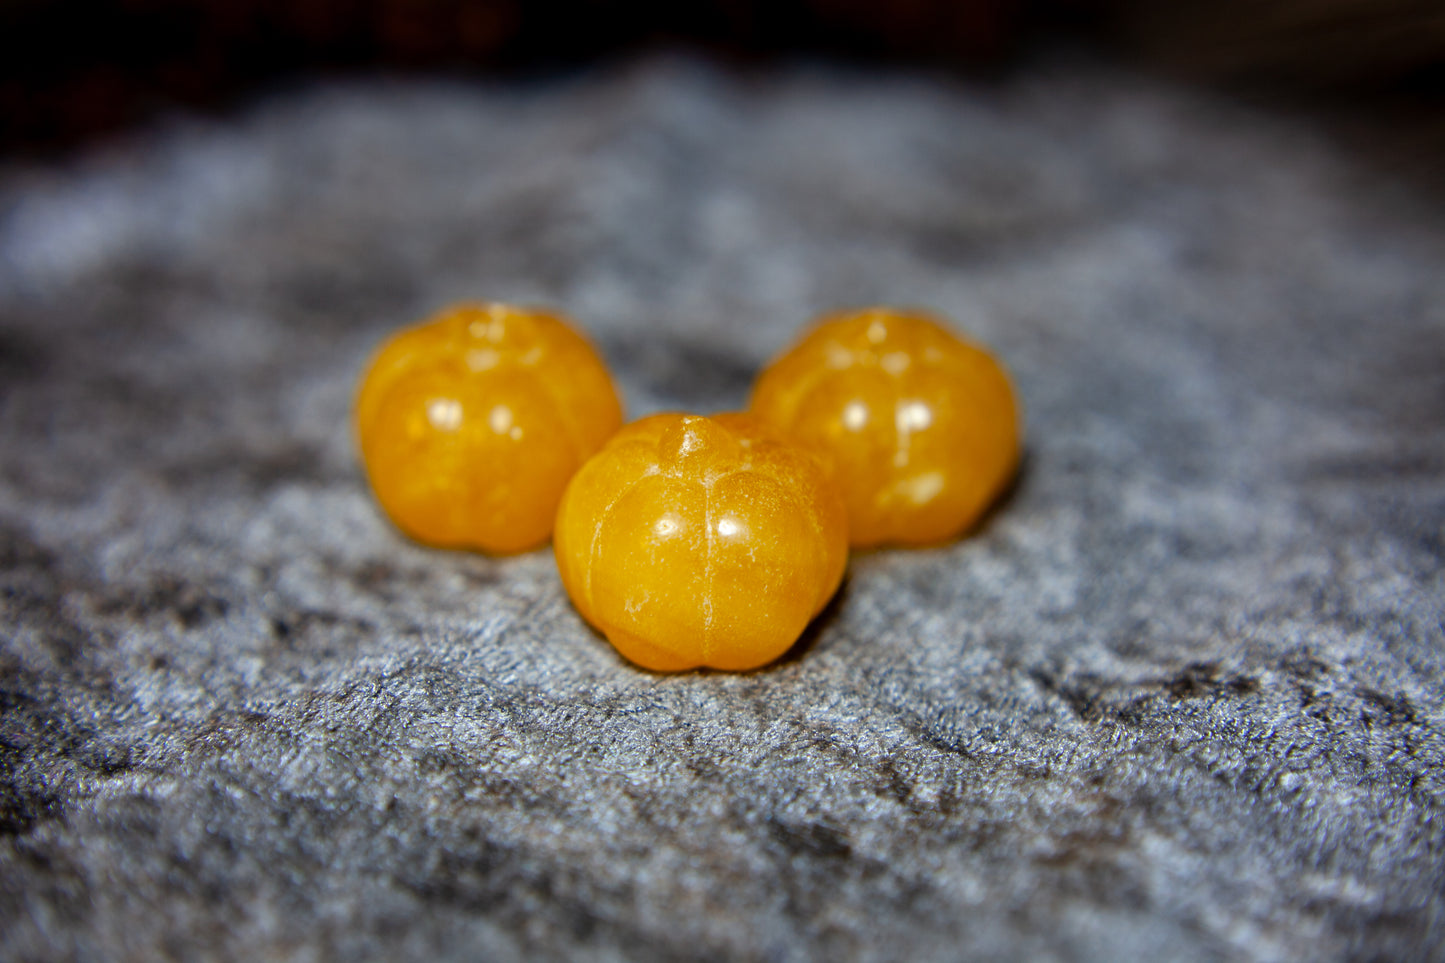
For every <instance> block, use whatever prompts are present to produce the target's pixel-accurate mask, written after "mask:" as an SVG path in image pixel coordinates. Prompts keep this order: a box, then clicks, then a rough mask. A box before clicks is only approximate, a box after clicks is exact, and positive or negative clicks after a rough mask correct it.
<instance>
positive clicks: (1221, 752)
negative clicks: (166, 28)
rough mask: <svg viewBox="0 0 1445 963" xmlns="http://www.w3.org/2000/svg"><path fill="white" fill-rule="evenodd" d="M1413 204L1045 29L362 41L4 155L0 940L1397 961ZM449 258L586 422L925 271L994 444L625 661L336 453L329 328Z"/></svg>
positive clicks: (1442, 766)
mask: <svg viewBox="0 0 1445 963" xmlns="http://www.w3.org/2000/svg"><path fill="white" fill-rule="evenodd" d="M1439 201H1440V198H1439V196H1438V195H1430V194H1428V193H1426V192H1425V191H1424V189H1422V188H1421V187H1420V186H1419V185H1415V186H1412V185H1410V184H1406V183H1403V182H1397V181H1396V180H1394V179H1393V178H1392V176H1391V173H1390V172H1389V170H1388V169H1386V168H1384V167H1382V166H1377V165H1375V164H1373V163H1372V162H1371V161H1370V160H1368V159H1365V158H1362V157H1358V156H1353V155H1350V154H1348V153H1346V152H1344V150H1343V149H1342V148H1341V147H1339V146H1338V145H1337V144H1336V143H1335V142H1334V141H1332V140H1330V139H1328V138H1326V137H1325V136H1324V135H1323V134H1321V133H1319V132H1318V131H1317V130H1315V129H1313V128H1311V127H1309V126H1307V125H1306V124H1304V123H1303V122H1301V121H1298V120H1291V119H1287V118H1281V117H1278V116H1273V115H1271V114H1269V113H1266V112H1264V111H1262V110H1260V109H1256V108H1245V107H1242V106H1236V105H1231V104H1228V103H1225V102H1222V101H1220V100H1217V99H1214V98H1212V97H1211V96H1208V95H1205V94H1202V93H1197V92H1187V91H1182V90H1177V89H1172V88H1168V87H1161V86H1158V85H1155V84H1153V83H1152V82H1149V81H1145V80H1141V79H1139V78H1137V77H1131V76H1125V75H1119V74H1115V73H1112V72H1109V71H1107V70H1102V69H1098V68H1093V67H1077V66H1062V65H1055V66H1045V67H1041V68H1039V69H1037V70H1034V71H1029V72H1025V73H1024V74H1022V75H1021V76H1020V77H1019V78H1018V79H1015V80H1011V81H1007V82H1002V83H999V84H996V85H993V86H989V87H973V86H969V85H967V84H964V83H961V82H951V81H945V80H941V79H938V78H927V77H921V76H887V75H862V74H853V73H847V72H841V71H835V70H831V69H822V68H809V67H798V68H788V69H779V70H774V71H764V72H753V73H748V74H734V73H732V72H730V71H729V70H727V69H725V68H721V67H716V66H709V65H706V64H700V63H697V62H692V61H687V60H677V59H661V60H645V61H640V62H637V63H634V64H632V65H631V66H627V67H623V68H617V69H612V70H609V71H603V72H600V73H598V74H596V75H592V76H587V77H580V78H579V77H573V78H570V79H565V80H549V81H534V82H528V83H526V84H522V85H511V86H508V85H503V84H496V85H491V86H487V85H483V86H465V85H461V84H442V83H385V82H380V81H378V82H367V83H352V84H344V85H340V86H329V87H320V88H311V89H306V90H301V91H296V92H292V93H288V94H282V95H277V96H275V97H273V98H272V99H270V100H268V101H266V102H264V103H262V104H259V105H257V106H255V107H253V108H251V109H249V110H247V111H245V112H243V113H242V114H240V115H238V116H236V117H232V118H229V119H218V120H212V121H204V122H203V121H187V122H181V121H177V122H174V123H172V124H169V125H166V126H163V127H162V128H159V129H154V130H151V131H149V132H144V133H140V134H136V135H133V136H131V137H130V138H129V139H127V140H125V141H123V142H120V143H113V144H110V145H107V146H104V147H98V148H95V149H93V150H92V151H91V152H90V153H87V154H85V155H82V156H79V157H76V158H73V159H70V160H67V161H66V162H64V163H55V164H51V165H19V164H15V163H12V164H10V165H9V166H8V167H5V168H3V169H0V211H3V221H0V687H3V688H0V713H3V715H0V957H4V958H5V959H9V960H40V959H117V960H149V959H158V958H166V957H173V958H178V959H197V958H203V957H208V958H217V959H237V960H241V959H244V960H255V959H282V960H311V959H332V958H335V959H360V958H368V957H370V958H380V959H394V960H400V959H417V960H421V959H430V958H439V959H473V958H475V959H495V960H522V959H527V960H531V959H548V958H551V959H556V958H591V959H629V960H668V959H719V960H734V959H737V960H745V959H746V960H751V959H757V960H803V959H816V960H840V959H876V960H909V961H927V960H952V959H970V958H988V959H1019V960H1115V959H1177V960H1214V959H1226V958H1228V959H1241V960H1290V959H1302V960H1303V959H1308V960H1371V959H1395V960H1401V959H1423V958H1428V957H1437V958H1438V957H1440V956H1441V952H1442V951H1441V949H1440V946H1441V943H1442V941H1445V703H1442V695H1445V632H1442V610H1445V584H1442V582H1445V576H1442V554H1445V209H1442V206H1441V205H1440V203H1439ZM468 297H469V298H487V299H498V300H517V301H524V302H542V303H546V304H551V305H556V306H559V307H561V308H564V309H566V310H568V311H570V312H572V313H573V314H574V315H575V316H576V317H577V318H579V319H580V320H581V322H582V323H583V325H584V326H585V327H586V328H587V329H588V330H589V331H590V333H591V334H592V336H593V337H594V338H595V340H596V341H597V343H598V345H599V346H600V347H601V349H602V350H603V352H604V353H605V355H606V357H607V359H608V360H609V362H610V363H611V364H612V365H613V366H614V369H615V371H616V372H617V375H618V377H619V379H620V383H621V385H622V387H623V388H624V390H625V394H626V398H627V401H628V404H629V410H630V412H631V413H632V414H642V413H646V412H649V411H653V410H657V409H659V408H663V407H686V408H690V409H694V410H702V411H712V410H719V409H724V408H730V407H736V406H739V405H741V404H743V403H744V400H745V397H746V392H747V387H748V384H749V381H750V379H751V377H752V375H753V373H754V372H755V371H756V370H757V368H758V366H759V365H760V364H762V363H763V362H764V361H765V360H766V359H767V358H768V357H769V356H770V355H771V354H773V353H774V352H776V351H777V350H778V349H779V348H781V347H782V346H783V345H784V344H786V343H787V342H788V341H789V340H790V338H791V337H792V336H793V335H794V333H795V331H796V329H797V328H798V327H799V326H800V325H801V324H803V323H804V322H805V321H806V320H807V319H808V318H809V317H811V316H812V315H813V314H815V313H817V312H819V311H822V310H824V309H827V308H830V307H834V306H838V305H849V304H859V303H870V302H902V303H907V304H914V305H923V306H929V307H932V308H935V309H937V310H938V311H940V312H942V313H944V314H946V315H949V316H951V317H952V318H954V319H956V321H957V322H958V325H959V326H960V327H961V328H962V329H964V330H966V331H969V332H972V333H973V334H974V335H976V336H977V337H979V338H981V339H983V340H984V341H986V342H988V343H990V344H992V345H993V346H994V347H995V348H996V349H997V350H998V352H999V353H1000V354H1001V355H1002V357H1003V358H1005V359H1006V361H1007V362H1008V364H1009V365H1010V366H1011V367H1012V369H1013V371H1014V373H1015V375H1016V379H1017V383H1018V386H1019V389H1020V391H1021V394H1022V397H1023V399H1024V401H1025V405H1026V409H1027V420H1028V456H1027V461H1026V465H1025V469H1024V472H1023V474H1022V477H1021V479H1020V481H1019V483H1018V485H1017V487H1016V489H1015V491H1014V492H1013V493H1012V495H1011V497H1010V498H1009V499H1008V501H1007V502H1006V503H1005V504H1003V505H1002V506H1000V508H999V509H998V510H997V511H996V512H995V513H994V514H993V515H992V517H991V518H990V520H989V521H988V523H987V524H986V525H985V526H984V527H983V528H982V530H981V531H980V532H978V533H977V534H976V535H975V536H974V537H972V538H970V539H968V540H966V541H963V542H960V543H958V544H955V545H952V546H949V547H946V548H939V549H933V550H927V551H910V552H891V551H881V552H876V553H870V554H865V555H859V556H856V557H855V558H854V559H853V562H852V566H851V570H850V576H849V579H848V581H847V584H846V586H845V589H844V591H843V592H842V593H841V595H840V597H839V599H838V600H837V602H836V603H835V604H834V605H833V606H832V607H831V608H830V609H829V610H828V611H827V612H826V613H825V614H824V616H823V617H822V618H821V619H820V620H819V622H818V624H817V625H816V626H815V627H814V628H813V629H812V630H810V633H809V634H808V635H807V636H806V637H805V639H804V641H803V642H802V643H801V644H800V645H799V646H798V648H797V649H796V650H795V651H794V652H793V653H791V654H790V655H789V656H788V657H787V658H785V659H784V660H783V661H782V662H781V663H779V664H778V665H775V666H773V667H771V668H768V669H765V670H762V671H759V672H755V673H752V674H748V675H725V674H712V673H691V674H684V675H679V676H670V677H669V676H658V675H652V674H649V673H646V672H642V671H639V670H637V669H634V668H632V667H631V666H629V665H627V664H625V663H624V662H622V661H621V660H620V659H619V658H618V657H617V656H616V655H615V654H614V653H613V651H612V650H611V649H610V648H609V647H608V646H607V644H606V643H605V642H604V641H603V640H601V639H600V638H599V637H598V636H596V635H595V634H593V633H592V632H591V631H589V630H588V629H587V628H586V627H585V626H584V624H583V623H582V622H581V621H580V619H579V618H578V617H577V615H576V613H575V612H574V611H573V610H572V608H571V607H570V605H569V604H568V602H567V599H566V597H565V595H564V594H563V592H562V589H561V586H560V584H559V582H558V579H557V575H556V571H555V568H554V566H553V561H552V558H551V555H550V554H549V553H548V552H546V551H542V552H537V553H534V554H529V555H524V556H521V557H517V558H508V559H492V558H486V557H481V556H475V555H468V554H458V553H447V552H440V551H432V550H428V549H425V548H422V547H419V546H417V545H413V544H410V543H408V542H407V541H405V540H404V539H403V538H402V537H400V536H399V535H398V534H397V532H396V531H394V530H393V529H392V528H391V527H390V526H389V525H388V524H387V523H386V522H385V521H384V519H383V518H382V517H380V516H379V515H378V512H377V510H376V508H375V506H374V505H373V503H372V502H371V500H370V498H369V496H368V494H367V491H366V489H365V487H364V483H363V480H362V478H361V476H360V474H359V472H358V470H357V467H356V464H355V461H354V456H353V451H352V445H351V440H350V436H349V426H348V410H349V405H350V400H351V394H352V391H353V387H354V385H355V382H356V378H357V375H358V372H359V370H360V368H361V366H362V364H363V362H364V360H365V358H366V357H367V354H368V352H369V351H370V349H371V348H372V347H373V346H374V345H375V344H376V343H377V342H378V340H379V339H381V338H382V337H383V336H384V335H385V334H386V333H387V332H388V331H389V330H390V329H391V328H393V327H395V326H397V325H399V324H402V323H405V322H408V321H411V320H414V319H416V318H419V317H421V316H423V315H425V314H426V313H428V312H429V311H431V310H433V309H435V308H436V307H438V306H440V305H442V304H443V303H445V302H448V301H450V300H453V299H457V298H468Z"/></svg>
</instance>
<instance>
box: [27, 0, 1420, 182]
mask: <svg viewBox="0 0 1445 963" xmlns="http://www.w3.org/2000/svg"><path fill="white" fill-rule="evenodd" d="M679 45H680V46H688V47H693V48H699V49H703V50H706V51H707V52H709V53H711V54H713V55H715V56H721V57H726V58H737V59H740V60H744V61H753V60H766V59H768V58H772V57H778V56H787V55H799V54H801V55H804V56H826V57H830V58H837V59H844V60H849V61H859V62H864V63H900V62H902V63H910V64H925V65H928V66H930V67H932V68H941V69H946V70H958V71H961V72H964V73H966V74H969V75H972V76H980V77H987V76H991V75H997V74H999V73H1001V72H1007V71H1009V70H1013V69H1017V68H1018V67H1019V65H1021V64H1026V63H1027V62H1028V61H1029V58H1030V56H1031V55H1033V54H1034V53H1035V52H1036V51H1039V50H1041V49H1057V48H1059V47H1066V48H1070V49H1077V50H1083V51H1088V52H1090V53H1091V54H1097V55H1099V56H1103V57H1108V58H1112V59H1117V60H1119V61H1121V62H1124V63H1126V64H1129V65H1131V66H1141V67H1144V68H1146V69H1150V70H1154V71H1160V72H1165V73H1168V74H1171V75H1176V76H1179V77H1183V78H1188V79H1192V80H1197V81H1202V82H1208V83H1212V84H1219V85H1224V86H1228V87H1232V88H1235V89H1239V90H1245V91H1251V92H1255V93H1260V94H1267V95H1269V96H1288V97H1293V98H1297V99H1303V100H1305V101H1307V102H1312V103H1317V104H1318V103H1328V104H1338V103H1344V102H1349V103H1355V104H1358V103H1362V102H1363V103H1368V104H1371V105H1378V106H1380V108H1381V109H1383V110H1385V111H1387V112H1401V113H1402V116H1404V115H1408V116H1409V117H1411V118H1412V119H1418V118H1419V117H1420V116H1421V115H1422V113H1426V112H1433V111H1435V110H1436V108H1438V106H1439V105H1440V103H1441V100H1442V98H1441V92H1442V89H1445V69H1442V65H1445V2H1441V0H1212V2H1209V0H1178V2H1172V3H1157V2H1156V3H1150V2H1147V0H957V2H945V0H893V2H887V3H884V2H868V0H695V2H688V3H663V2H655V0H654V2H648V0H632V2H628V0H0V151H3V152H6V153H16V152H20V153H27V154H28V153H35V152H40V153H47V152H51V151H55V150H64V149H67V148H69V147H72V146H74V145H76V144H78V143H80V142H82V141H84V140H86V139H88V138H91V137H94V136H96V135H99V134H104V133H107V132H113V131H116V130H119V129H123V128H125V127H127V126H128V125H131V124H134V123H136V122H138V121H142V120H144V119H146V118H148V117H152V116H155V115H156V114H157V113H159V112H162V111H165V110H168V109H173V108H176V107H183V108H187V109H204V110H213V109H224V108H226V107H227V106H229V105H232V104H234V103H236V102H237V101H238V100H239V99H243V98H246V97H248V96H252V95H254V94H256V93H258V92H263V91H265V90H267V89H269V88H272V87H275V86H276V85H278V84H284V83H288V82H292V81H295V80H298V79H302V80H304V79H309V78H315V77H318V76H326V75H334V74H338V73H347V72H355V71H361V70H367V71H376V70H383V71H388V72H395V73H419V72H425V73H431V74H435V73H438V72H440V73H445V74H454V75H490V76H496V75H499V74H506V75H515V74H536V73H545V72H550V71H566V70H569V69H574V68H576V67H579V66H585V65H587V64H589V63H592V62H596V61H598V60H600V59H605V58H610V57H616V56H619V55H626V54H628V53H632V52H635V51H637V50H639V49H646V48H653V47H659V46H679ZM1424 126H1425V128H1426V129H1428V130H1431V131H1437V132H1438V130H1439V125H1434V126H1431V125H1430V124H1428V123H1427V124H1426V125H1424ZM1410 128H1411V130H1412V131H1415V132H1416V133H1415V134H1414V136H1416V137H1417V138H1418V137H1419V136H1436V135H1434V134H1425V135H1421V134H1420V133H1419V131H1420V130H1421V125H1420V124H1418V123H1414V124H1411V125H1410ZM1416 146H1418V145H1416Z"/></svg>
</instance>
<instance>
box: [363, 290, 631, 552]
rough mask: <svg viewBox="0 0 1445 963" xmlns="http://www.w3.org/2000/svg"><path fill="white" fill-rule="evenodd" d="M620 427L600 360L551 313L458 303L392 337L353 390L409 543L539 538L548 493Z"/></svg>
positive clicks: (384, 499) (520, 547)
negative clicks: (358, 389) (355, 389)
mask: <svg viewBox="0 0 1445 963" xmlns="http://www.w3.org/2000/svg"><path fill="white" fill-rule="evenodd" d="M621 423H622V409H621V405H620V403H619V401H618V398H617V391H616V389H615V388H614V387H613V385H612V379H611V378H610V377H609V376H608V374H607V369H606V368H605V367H604V365H603V363H602V360H601V358H599V357H598V355H597V352H596V351H595V350H593V348H592V346H591V345H590V344H588V343H587V341H586V340H584V339H583V338H582V336H581V335H579V334H578V333H577V332H576V331H574V330H573V329H572V328H571V327H570V326H569V324H568V323H567V322H565V321H564V320H562V319H561V318H560V317H559V316H557V315H553V314H548V313H545V312H539V311H530V310H523V309H520V308H514V307H509V306H506V305H497V304H491V305H486V304H476V305H474V304H462V305H456V306H453V307H450V308H448V309H446V310H444V311H442V312H441V313H440V314H438V315H436V316H435V317H433V318H431V319H430V320H428V321H426V322H423V323H421V324H418V325H416V326H414V327H410V328H406V329H404V330H402V331H401V332H399V333H398V334H396V335H394V336H393V337H392V338H391V339H390V340H389V341H387V342H386V343H385V344H384V345H383V346H382V347H381V349H380V350H379V351H378V352H377V353H376V355H375V356H374V357H373V359H372V361H371V365H370V367H369V368H368V369H367V372H366V374H365V376H364V377H363V379H362V382H361V388H360V391H359V392H358V394H357V399H356V431H357V438H358V441H359V444H360V448H361V456H362V460H363V462H364V463H365V466H366V473H367V477H368V479H369V480H370V482H371V487H372V490H373V491H374V492H375V493H376V499H377V501H378V502H380V503H381V506H382V508H383V509H384V510H385V511H386V514H387V515H388V516H390V518H391V520H392V521H393V522H394V523H396V525H397V527H398V528H400V529H401V530H402V531H404V532H405V533H406V534H407V535H410V536H411V537H412V538H415V539H416V540H417V541H421V542H426V543H428V544H431V545H439V546H444V547H451V548H476V549H481V550H483V551H487V552H496V553H508V552H519V551H524V550H526V549H530V548H536V547H537V546H539V545H541V544H543V543H544V542H546V541H547V538H548V536H549V535H550V534H551V532H552V522H553V519H554V518H555V517H556V511H557V502H558V500H559V499H560V498H561V497H562V490H563V489H564V488H565V487H566V485H567V482H568V481H569V480H570V479H571V477H572V475H573V473H575V472H576V470H577V469H578V467H580V466H581V464H582V463H583V462H584V461H586V460H587V458H588V457H590V456H591V455H592V454H593V453H594V452H596V451H597V450H598V449H599V448H600V447H601V446H602V443H603V442H604V441H606V440H607V438H608V437H609V436H610V435H611V434H612V433H613V432H614V431H616V430H617V427H618V426H619V425H620V424H621Z"/></svg>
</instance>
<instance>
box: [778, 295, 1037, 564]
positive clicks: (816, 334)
mask: <svg viewBox="0 0 1445 963" xmlns="http://www.w3.org/2000/svg"><path fill="white" fill-rule="evenodd" d="M750 408H751V410H752V412H753V413H754V414H756V415H758V416H759V417H761V418H763V419H764V420H766V421H768V422H769V423H770V424H772V425H774V426H776V427H777V428H778V429H779V430H780V431H782V432H783V433H784V434H785V435H786V436H788V437H790V438H792V439H794V440H795V441H798V442H800V443H802V444H805V445H808V446H811V447H814V448H816V449H818V450H820V451H823V452H825V453H827V455H828V456H829V457H830V458H831V460H832V465H831V467H832V470H833V472H834V475H835V477H836V479H837V481H838V485H839V487H840V488H841V489H842V490H843V495H844V498H845V499H846V500H847V503H848V524H849V531H850V532H851V537H852V543H853V544H854V545H855V546H867V545H879V544H888V543H892V544H925V543H930V542H938V541H942V540H944V539H948V538H952V537H954V536H956V535H959V534H961V533H963V532H964V531H966V530H967V529H968V528H969V527H970V526H972V525H974V524H975V523H976V522H977V521H978V520H979V518H980V517H981V516H982V515H983V513H984V512H985V511H986V510H987V509H988V507H989V505H990V504H992V503H993V501H994V500H995V499H996V498H998V496H999V495H1000V494H1001V493H1002V491H1003V490H1004V489H1005V488H1006V487H1007V486H1008V484H1009V481H1010V480H1011V479H1012V478H1013V475H1014V473H1015V471H1016V470H1017V469H1018V463H1019V452H1020V442H1021V431H1022V429H1021V426H1020V421H1019V406H1018V402H1017V400H1016V398H1015V396H1014V390H1013V386H1012V385H1011V384H1010V383H1009V377H1008V374H1007V373H1006V372H1005V371H1004V369H1003V366H1002V365H1000V364H999V362H998V360H997V359H995V358H994V357H993V355H991V354H990V353H989V352H988V351H987V350H985V349H984V348H983V347H981V346H980V345H977V344H974V343H972V342H969V341H965V340H963V339H961V338H959V337H958V336H956V335H954V334H953V333H951V332H950V331H948V330H947V329H946V328H944V327H943V326H942V325H941V324H939V323H938V322H937V321H935V320H933V319H932V318H930V317H927V316H925V315H921V314H914V313H905V312H901V311H895V310H891V309H888V308H869V309H866V310H861V311H852V312H847V313H841V314H835V315H831V316H829V317H825V318H823V319H822V321H821V322H820V323H819V324H818V325H817V327H815V328H814V329H813V330H812V331H810V332H809V333H808V334H807V335H805V336H804V337H803V339H802V340H801V341H799V342H798V343H797V344H795V345H794V346H793V347H791V348H789V349H788V350H787V351H785V352H784V353H783V354H782V355H781V356H780V357H778V358H777V359H776V360H775V361H773V363H772V364H771V365H769V366H768V368H767V369H766V370H764V371H763V373H762V374H761V375H760V376H759V377H758V380H757V383H756V384H755V385H754V387H753V396H752V401H751V405H750Z"/></svg>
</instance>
